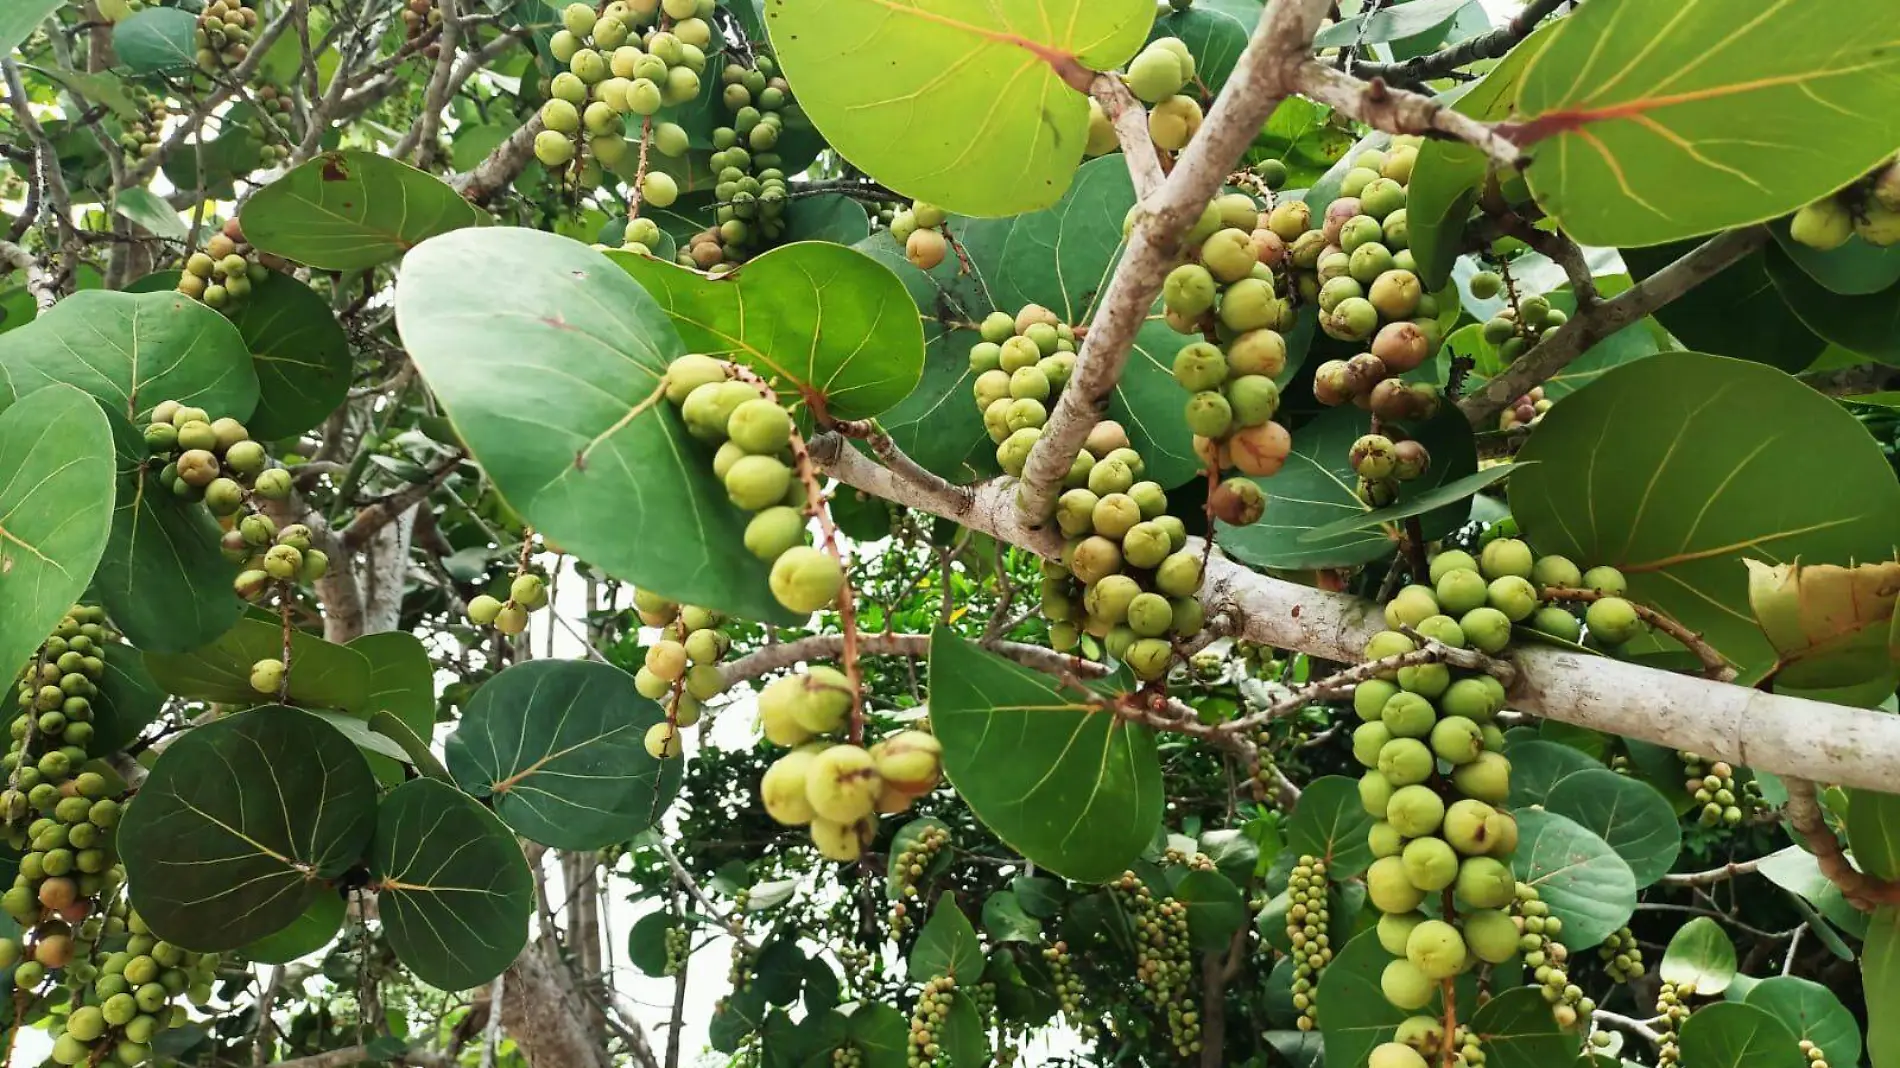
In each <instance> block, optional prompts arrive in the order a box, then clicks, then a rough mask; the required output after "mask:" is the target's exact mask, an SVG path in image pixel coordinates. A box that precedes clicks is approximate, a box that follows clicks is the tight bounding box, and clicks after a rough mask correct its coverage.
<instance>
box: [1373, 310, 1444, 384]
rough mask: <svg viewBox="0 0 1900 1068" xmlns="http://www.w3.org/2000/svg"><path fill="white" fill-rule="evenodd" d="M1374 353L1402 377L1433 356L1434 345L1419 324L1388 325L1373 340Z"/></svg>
mask: <svg viewBox="0 0 1900 1068" xmlns="http://www.w3.org/2000/svg"><path fill="white" fill-rule="evenodd" d="M1372 352H1373V354H1374V355H1376V356H1378V357H1379V358H1380V359H1381V360H1384V361H1385V365H1386V367H1388V368H1390V369H1391V370H1392V372H1393V373H1394V374H1401V375H1402V374H1404V373H1406V372H1407V371H1410V370H1412V369H1414V368H1416V367H1417V366H1418V365H1420V364H1422V363H1424V362H1425V360H1426V359H1427V358H1428V357H1429V356H1431V354H1432V343H1431V339H1430V338H1428V337H1426V336H1425V331H1423V330H1420V329H1419V328H1418V324H1417V323H1412V322H1404V321H1401V322H1396V323H1387V324H1385V325H1384V326H1383V327H1380V328H1379V333H1378V336H1377V337H1374V338H1373V339H1372Z"/></svg>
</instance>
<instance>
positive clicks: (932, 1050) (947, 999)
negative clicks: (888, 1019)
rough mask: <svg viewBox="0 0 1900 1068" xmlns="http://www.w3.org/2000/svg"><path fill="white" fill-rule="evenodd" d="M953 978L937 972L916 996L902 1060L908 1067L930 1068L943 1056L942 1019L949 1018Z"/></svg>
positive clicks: (953, 990)
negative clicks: (906, 1049) (904, 1054)
mask: <svg viewBox="0 0 1900 1068" xmlns="http://www.w3.org/2000/svg"><path fill="white" fill-rule="evenodd" d="M956 996H957V981H956V980H955V979H952V978H951V977H949V976H947V975H940V976H938V977H936V978H935V979H931V980H929V981H927V982H925V983H924V989H923V991H922V992H921V993H919V994H918V995H917V1007H916V1008H914V1009H912V1010H911V1014H910V1037H909V1041H908V1055H907V1060H906V1063H907V1064H908V1065H909V1066H910V1068H932V1066H934V1065H936V1064H938V1063H940V1062H941V1061H942V1059H943V1058H944V1052H945V1051H944V1048H943V1045H942V1044H941V1042H940V1039H941V1038H942V1037H943V1025H944V1021H945V1020H948V1019H949V1018H950V1005H951V1003H952V1002H954V1001H955V1000H956Z"/></svg>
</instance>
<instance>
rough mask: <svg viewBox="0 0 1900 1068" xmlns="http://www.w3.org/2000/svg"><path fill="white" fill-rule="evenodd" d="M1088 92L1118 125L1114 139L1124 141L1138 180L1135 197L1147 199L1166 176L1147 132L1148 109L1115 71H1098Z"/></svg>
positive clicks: (1124, 152)
mask: <svg viewBox="0 0 1900 1068" xmlns="http://www.w3.org/2000/svg"><path fill="white" fill-rule="evenodd" d="M1089 95H1090V96H1092V97H1094V98H1095V102H1096V103H1098V104H1100V105H1102V111H1103V112H1105V113H1106V114H1107V115H1108V120H1109V121H1110V122H1112V123H1114V124H1115V139H1116V140H1117V141H1120V142H1121V146H1122V156H1123V157H1124V158H1125V159H1126V160H1127V161H1128V175H1129V177H1131V178H1133V179H1134V182H1135V199H1136V200H1143V199H1146V198H1147V196H1148V194H1150V193H1153V192H1154V191H1155V190H1157V189H1159V188H1161V183H1162V182H1164V181H1166V180H1167V177H1168V176H1167V175H1166V174H1164V173H1163V172H1162V170H1161V157H1160V156H1159V155H1157V154H1156V153H1155V143H1154V139H1153V138H1151V137H1150V136H1149V135H1148V109H1146V108H1144V107H1142V106H1141V101H1139V100H1136V99H1135V94H1133V93H1131V92H1129V91H1128V86H1126V85H1124V84H1122V80H1121V79H1120V78H1118V77H1116V76H1115V75H1113V74H1097V75H1096V76H1095V80H1094V81H1093V82H1091V83H1090V84H1089Z"/></svg>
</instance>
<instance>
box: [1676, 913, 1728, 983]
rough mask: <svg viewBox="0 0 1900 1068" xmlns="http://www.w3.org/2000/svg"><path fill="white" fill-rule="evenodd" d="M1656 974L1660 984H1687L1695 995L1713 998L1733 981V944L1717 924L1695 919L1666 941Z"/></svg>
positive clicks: (1699, 917)
mask: <svg viewBox="0 0 1900 1068" xmlns="http://www.w3.org/2000/svg"><path fill="white" fill-rule="evenodd" d="M1657 974H1658V975H1659V976H1660V977H1661V978H1662V980H1663V982H1666V983H1691V984H1694V986H1695V992H1696V993H1697V994H1699V995H1701V996H1703V997H1714V996H1715V995H1717V994H1720V993H1721V992H1722V991H1724V990H1727V989H1728V986H1729V984H1730V983H1732V982H1734V981H1735V943H1734V942H1731V941H1729V937H1728V932H1726V931H1724V930H1722V925H1721V924H1719V923H1716V922H1715V921H1714V920H1713V919H1710V918H1709V917H1707V916H1697V917H1696V918H1695V919H1693V920H1690V921H1689V922H1688V923H1685V924H1683V925H1682V926H1681V927H1679V928H1677V930H1676V933H1675V934H1674V935H1673V936H1671V937H1670V939H1669V947H1668V948H1667V949H1665V950H1664V951H1663V959H1662V967H1661V969H1660V970H1659V971H1658V972H1657Z"/></svg>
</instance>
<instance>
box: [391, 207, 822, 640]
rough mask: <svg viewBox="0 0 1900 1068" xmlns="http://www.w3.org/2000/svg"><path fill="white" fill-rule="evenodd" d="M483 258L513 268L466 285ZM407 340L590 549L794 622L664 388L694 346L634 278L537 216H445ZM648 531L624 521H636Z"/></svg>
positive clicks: (551, 518)
mask: <svg viewBox="0 0 1900 1068" xmlns="http://www.w3.org/2000/svg"><path fill="white" fill-rule="evenodd" d="M470 264H489V265H493V266H495V267H497V268H498V269H499V268H500V267H501V265H506V270H507V272H508V284H507V285H506V286H501V287H493V288H491V287H474V286H470V285H468V281H467V275H468V271H469V265H470ZM396 322H397V325H398V326H399V328H400V329H401V331H402V338H403V342H404V343H405V344H406V345H407V346H408V349H409V354H410V357H411V358H412V359H413V360H415V362H416V365H417V366H418V367H419V368H420V369H421V371H422V375H423V377H424V378H425V379H427V380H428V382H429V385H430V387H431V388H432V389H433V390H434V391H435V395H436V397H437V398H438V399H439V400H440V401H441V402H442V405H443V407H445V408H446V409H448V414H449V417H450V418H451V419H453V420H454V422H455V428H456V430H457V432H459V433H460V434H461V437H462V440H463V441H465V442H467V443H468V446H469V448H470V450H471V451H473V452H474V454H475V457H476V458H477V459H478V460H479V461H480V462H481V464H482V467H483V469H484V470H485V471H486V472H487V473H488V476H489V478H491V479H493V480H494V482H495V486H496V488H498V489H499V490H500V491H501V493H502V495H503V496H504V497H506V498H507V499H508V503H509V504H510V505H511V506H513V507H514V509H515V510H516V511H518V512H519V513H521V515H522V516H524V517H525V518H526V519H527V521H528V522H530V523H532V524H534V527H535V529H536V530H539V531H541V532H542V533H543V534H544V535H546V536H547V537H550V538H553V539H554V540H556V541H558V542H560V543H561V545H562V547H563V548H565V549H567V550H568V551H570V552H572V553H574V554H575V555H576V556H579V557H580V558H581V559H583V560H586V561H588V562H589V563H591V564H593V565H595V566H597V567H599V568H601V569H602V570H604V571H606V572H608V573H609V574H612V575H614V576H615V577H617V578H620V579H623V580H625V581H628V582H632V583H634V584H635V585H637V586H640V587H641V588H643V589H651V590H652V591H654V592H655V593H659V594H661V595H663V596H666V597H670V598H673V599H674V600H677V601H682V602H685V603H687V604H699V605H706V606H708V607H712V608H718V609H720V610H722V611H726V612H730V613H732V614H733V615H737V616H742V617H744V618H747V619H756V620H761V621H768V622H779V623H785V622H791V617H790V616H789V615H788V613H786V611H785V610H784V609H783V608H781V607H779V604H778V602H777V601H776V600H774V599H773V598H772V595H771V591H770V589H769V588H768V587H767V585H766V575H767V569H766V565H765V564H764V563H762V562H761V561H759V560H758V559H757V558H755V557H753V556H752V554H750V553H745V552H738V551H734V550H733V548H732V547H733V546H737V545H740V544H742V543H743V541H744V536H745V524H746V521H747V519H748V518H749V517H748V516H746V515H745V514H744V513H742V512H741V511H740V510H739V509H738V508H736V507H734V506H733V505H732V504H731V502H730V501H728V500H727V499H726V492H725V488H724V487H723V486H722V485H720V483H719V480H718V479H716V478H714V477H713V473H712V450H710V449H708V448H706V447H705V446H703V445H701V444H700V443H698V442H695V441H693V440H691V439H690V438H689V437H688V436H687V434H686V430H685V424H684V423H683V422H682V421H681V420H680V417H679V414H678V413H677V412H675V411H674V410H673V407H672V405H670V404H668V403H667V402H666V400H665V398H664V397H663V396H662V395H661V393H660V392H659V389H658V387H659V385H660V383H661V380H662V378H663V377H664V376H665V374H666V367H667V364H668V363H670V362H671V361H672V360H673V358H674V357H676V356H679V355H681V354H683V353H684V352H685V351H686V350H685V346H683V345H682V344H681V343H680V340H679V335H678V334H676V333H675V332H674V330H673V325H672V323H671V321H670V320H669V319H668V317H667V315H666V312H665V311H663V310H662V309H661V308H660V306H659V305H658V304H656V303H654V300H653V298H652V297H650V296H648V295H647V292H646V290H644V289H642V288H640V285H639V283H637V282H635V281H634V280H633V279H632V278H630V277H628V276H627V273H626V272H625V271H622V270H621V269H620V268H618V267H616V266H614V264H613V262H612V261H610V260H608V259H607V258H606V257H605V256H602V255H601V254H599V253H597V252H594V251H592V250H590V249H588V248H587V246H585V245H582V244H580V243H579V242H576V241H570V240H568V239H567V238H563V237H556V236H555V235H553V234H545V233H539V232H537V231H534V230H518V229H499V228H497V229H481V230H464V231H460V232H457V233H453V234H447V235H444V236H442V237H439V238H437V239H435V240H433V241H430V242H428V243H427V244H425V245H424V246H423V247H421V248H419V249H417V250H416V251H415V252H414V253H412V254H411V255H410V256H409V258H408V260H407V261H406V262H405V263H404V265H403V271H402V277H401V279H400V281H399V282H398V284H397V287H396ZM636 530H637V531H638V532H639V536H638V537H629V536H628V531H636Z"/></svg>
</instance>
